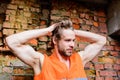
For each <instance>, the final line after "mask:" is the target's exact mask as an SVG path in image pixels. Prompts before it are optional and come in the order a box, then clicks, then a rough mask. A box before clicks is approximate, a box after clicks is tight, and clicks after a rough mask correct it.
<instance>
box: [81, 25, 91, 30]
mask: <svg viewBox="0 0 120 80" xmlns="http://www.w3.org/2000/svg"><path fill="white" fill-rule="evenodd" d="M81 28H82V29H83V30H90V26H89V25H82V26H81Z"/></svg>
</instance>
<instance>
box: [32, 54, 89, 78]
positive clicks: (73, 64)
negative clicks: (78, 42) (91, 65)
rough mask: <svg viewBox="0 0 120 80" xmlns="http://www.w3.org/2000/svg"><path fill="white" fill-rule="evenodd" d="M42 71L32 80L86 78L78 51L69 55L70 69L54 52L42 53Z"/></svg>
mask: <svg viewBox="0 0 120 80" xmlns="http://www.w3.org/2000/svg"><path fill="white" fill-rule="evenodd" d="M44 56H45V58H44V63H43V67H42V71H41V72H40V74H39V75H35V76H34V80H87V77H86V74H85V71H84V67H83V64H82V60H81V58H80V56H79V54H78V53H73V54H72V55H71V56H70V69H68V68H67V66H66V65H65V64H64V63H62V62H60V61H59V59H58V58H57V56H56V54H55V53H53V54H52V55H51V56H47V55H46V54H45V55H44Z"/></svg>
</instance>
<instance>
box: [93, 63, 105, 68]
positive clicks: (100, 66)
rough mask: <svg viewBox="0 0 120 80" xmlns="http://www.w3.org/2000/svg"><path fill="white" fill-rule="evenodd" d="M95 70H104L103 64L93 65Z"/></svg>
mask: <svg viewBox="0 0 120 80" xmlns="http://www.w3.org/2000/svg"><path fill="white" fill-rule="evenodd" d="M95 69H104V66H103V64H95Z"/></svg>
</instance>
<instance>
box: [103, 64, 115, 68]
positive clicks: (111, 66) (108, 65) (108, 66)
mask: <svg viewBox="0 0 120 80" xmlns="http://www.w3.org/2000/svg"><path fill="white" fill-rule="evenodd" d="M104 68H105V69H113V64H110V63H105V64H104Z"/></svg>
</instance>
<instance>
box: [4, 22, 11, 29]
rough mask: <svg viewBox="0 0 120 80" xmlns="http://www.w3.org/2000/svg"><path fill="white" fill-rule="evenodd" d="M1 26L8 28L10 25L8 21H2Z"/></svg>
mask: <svg viewBox="0 0 120 80" xmlns="http://www.w3.org/2000/svg"><path fill="white" fill-rule="evenodd" d="M3 27H6V28H10V27H11V24H10V22H4V23H3Z"/></svg>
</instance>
